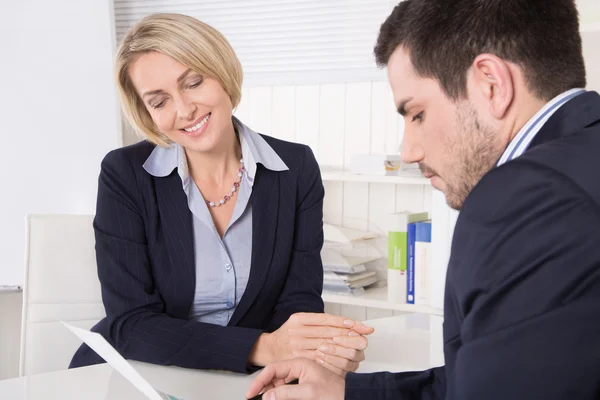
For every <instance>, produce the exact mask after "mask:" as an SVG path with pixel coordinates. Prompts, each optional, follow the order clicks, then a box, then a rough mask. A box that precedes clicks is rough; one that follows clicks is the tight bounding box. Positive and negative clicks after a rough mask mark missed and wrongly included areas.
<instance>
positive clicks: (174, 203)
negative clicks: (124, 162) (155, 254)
mask: <svg viewBox="0 0 600 400" xmlns="http://www.w3.org/2000/svg"><path fill="white" fill-rule="evenodd" d="M176 171H177V170H174V171H173V172H172V173H171V174H170V175H169V176H166V177H161V178H155V179H154V182H155V184H156V198H157V201H158V209H159V214H160V223H161V226H162V228H163V230H164V236H165V243H166V250H167V251H168V252H169V259H170V260H172V263H173V266H172V267H173V268H175V269H180V270H181V273H179V274H176V276H180V277H181V278H180V279H181V281H180V282H178V288H179V290H182V291H183V293H182V294H183V295H184V296H186V298H189V307H190V308H191V306H192V301H193V299H194V292H195V287H196V263H195V255H194V228H193V225H192V213H191V211H190V209H189V206H188V203H187V196H186V195H185V192H184V191H183V187H182V185H181V179H180V178H179V175H178V174H177V172H176ZM182 288H183V289H182ZM187 313H188V314H187V315H185V316H182V317H183V318H187V316H188V315H189V309H188V311H187Z"/></svg>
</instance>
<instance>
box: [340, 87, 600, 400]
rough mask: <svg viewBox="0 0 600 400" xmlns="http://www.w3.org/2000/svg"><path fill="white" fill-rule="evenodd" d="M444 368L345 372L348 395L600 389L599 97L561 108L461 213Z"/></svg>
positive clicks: (528, 395) (514, 395) (490, 397)
mask: <svg viewBox="0 0 600 400" xmlns="http://www.w3.org/2000/svg"><path fill="white" fill-rule="evenodd" d="M444 354H445V361H446V365H445V367H441V368H434V369H431V370H427V371H423V372H411V373H400V374H391V373H376V374H366V375H360V374H349V375H348V376H347V380H346V384H347V392H346V399H351V400H353V399H370V400H378V399H403V400H405V399H411V400H412V399H428V400H429V399H449V400H471V399H473V400H474V399H477V400H479V399H486V400H494V399H498V400H500V399H501V400H507V399H511V400H512V399H544V400H552V399H578V400H581V399H598V398H600V96H599V95H598V94H597V93H595V92H587V93H584V94H582V95H580V96H578V97H576V98H574V99H573V100H571V101H569V102H568V103H566V104H565V105H564V106H563V107H561V108H560V109H559V110H558V111H557V112H556V113H555V114H554V115H553V116H552V117H551V118H550V119H549V120H548V122H547V123H546V124H545V125H544V126H543V127H542V129H541V130H540V132H538V134H537V135H536V137H535V138H534V140H533V142H532V143H531V145H530V147H529V149H528V151H527V152H526V153H525V154H523V155H522V156H521V157H519V158H517V159H515V160H513V161H510V162H508V163H506V164H503V165H502V166H500V167H498V168H494V169H493V170H491V171H490V172H489V173H488V174H486V175H485V176H484V177H483V179H482V180H481V181H480V182H479V184H478V185H477V186H476V187H475V188H474V189H473V191H472V192H471V194H470V195H469V196H468V198H467V200H466V201H465V203H464V205H463V208H462V210H461V213H460V215H459V218H458V221H457V224H456V228H455V232H454V238H453V241H452V251H451V256H450V262H449V266H448V274H447V279H446V290H445V300H444Z"/></svg>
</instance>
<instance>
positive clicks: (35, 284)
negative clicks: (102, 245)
mask: <svg viewBox="0 0 600 400" xmlns="http://www.w3.org/2000/svg"><path fill="white" fill-rule="evenodd" d="M92 221H93V216H90V215H29V216H28V217H27V219H26V224H27V246H26V254H25V285H24V292H23V322H22V330H21V363H20V369H19V374H20V376H26V375H32V374H37V373H43V372H50V371H56V370H61V369H67V368H68V366H69V362H70V360H71V357H72V356H73V354H74V353H75V351H76V350H77V348H78V347H79V345H80V344H81V341H80V340H79V339H78V338H77V337H76V336H75V335H73V333H71V332H69V331H68V330H67V328H66V327H64V326H63V325H62V324H61V323H60V321H61V320H63V321H65V322H68V323H70V324H72V325H75V326H78V327H81V328H85V329H89V328H91V327H92V326H93V325H94V324H95V323H96V322H98V321H99V320H100V319H101V318H103V317H104V315H105V312H104V306H103V305H102V298H101V295H100V282H99V281H98V274H97V271H96V256H95V250H94V244H95V240H94V231H93V227H92Z"/></svg>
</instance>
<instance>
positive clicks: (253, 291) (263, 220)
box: [229, 164, 279, 325]
mask: <svg viewBox="0 0 600 400" xmlns="http://www.w3.org/2000/svg"><path fill="white" fill-rule="evenodd" d="M250 199H251V202H252V257H251V264H250V276H249V277H248V285H247V286H246V291H245V292H244V295H243V296H242V298H241V300H240V303H239V305H238V307H237V308H236V310H235V312H234V313H233V315H232V317H231V320H230V321H229V325H236V324H237V323H238V322H239V321H240V320H241V318H242V317H243V316H244V315H245V314H246V312H247V311H248V309H249V308H250V306H251V305H252V303H254V300H255V299H256V296H258V293H259V292H260V290H261V289H262V286H263V284H264V282H265V279H266V276H267V273H268V272H269V268H270V267H271V260H272V258H273V251H274V249H275V237H276V235H277V232H276V231H277V220H278V217H279V173H278V172H276V171H271V170H269V169H266V168H264V167H262V166H261V165H260V164H259V170H258V171H257V174H256V178H255V181H254V186H253V187H252V195H251V197H250Z"/></svg>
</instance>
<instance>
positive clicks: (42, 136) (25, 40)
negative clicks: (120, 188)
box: [0, 0, 121, 284]
mask: <svg viewBox="0 0 600 400" xmlns="http://www.w3.org/2000/svg"><path fill="white" fill-rule="evenodd" d="M111 12H112V7H111V2H110V1H81V0H52V1H46V0H19V1H3V2H2V3H0V48H1V49H2V52H3V56H2V62H1V63H0V82H1V83H0V87H1V88H2V91H1V96H0V130H1V131H2V138H3V148H4V151H3V152H2V156H1V157H0V182H2V187H3V189H2V195H1V196H0V221H2V222H1V224H0V284H21V283H22V282H23V255H24V243H25V228H24V227H25V220H24V217H25V215H26V214H27V213H93V212H94V209H95V202H96V187H97V177H98V172H99V169H100V161H101V159H102V157H103V156H104V155H105V154H106V153H107V152H108V151H109V150H110V149H113V148H115V147H118V146H119V145H120V143H121V139H120V138H121V132H120V129H119V127H120V122H119V117H118V115H119V114H118V113H117V112H116V110H117V105H116V97H115V91H114V88H113V84H112V54H113V39H112V37H113V34H112V31H113V24H112V19H111Z"/></svg>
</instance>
